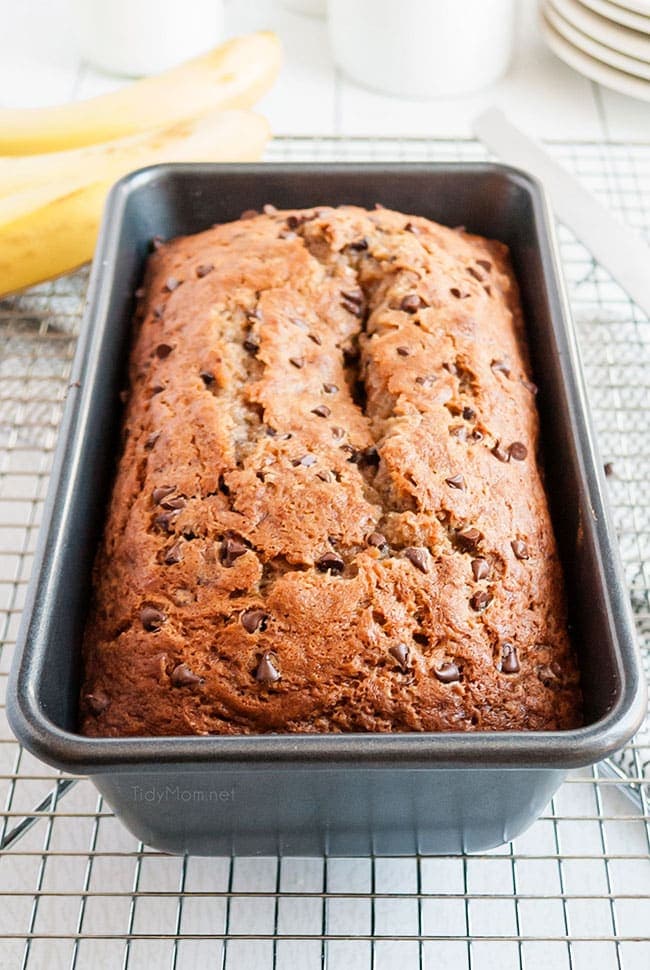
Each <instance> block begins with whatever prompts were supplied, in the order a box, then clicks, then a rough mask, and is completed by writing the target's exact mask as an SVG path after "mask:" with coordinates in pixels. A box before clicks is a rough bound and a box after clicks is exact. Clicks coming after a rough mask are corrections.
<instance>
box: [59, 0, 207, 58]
mask: <svg viewBox="0 0 650 970" xmlns="http://www.w3.org/2000/svg"><path fill="white" fill-rule="evenodd" d="M70 5H71V15H72V28H73V31H74V34H75V36H76V38H77V43H78V46H79V51H80V53H81V55H82V57H83V58H85V59H86V60H87V61H89V62H90V63H91V64H93V65H94V66H95V67H98V68H99V69H100V70H102V71H106V72H107V73H109V74H124V75H129V76H131V77H139V76H142V75H144V74H159V73H160V71H166V70H167V69H168V68H170V67H175V66H176V65H177V64H180V63H181V61H185V60H187V59H188V58H191V57H195V56H197V55H198V54H201V53H203V52H204V51H207V50H209V49H210V48H211V47H214V46H215V45H216V44H218V43H219V41H220V40H221V39H222V37H223V21H224V12H223V2H222V0H70Z"/></svg>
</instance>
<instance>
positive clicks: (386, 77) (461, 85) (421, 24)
mask: <svg viewBox="0 0 650 970" xmlns="http://www.w3.org/2000/svg"><path fill="white" fill-rule="evenodd" d="M327 12H328V24H329V34H330V41H331V44H332V48H333V52H334V58H335V60H336V63H337V64H338V66H339V67H340V68H341V69H342V70H343V71H344V72H345V74H347V75H348V77H350V78H351V79H352V80H353V81H357V82H358V83H359V84H363V85H365V86H367V87H369V88H374V89H376V90H378V91H382V92H384V93H386V94H394V95H399V96H401V97H412V98H432V97H437V96H439V95H453V94H465V93H467V92H469V91H476V90H478V89H479V88H482V87H485V86H486V85H488V84H490V83H491V82H492V81H494V80H496V78H498V77H500V76H501V75H502V74H503V73H505V71H506V70H507V68H508V64H509V62H510V57H511V52H512V40H513V22H514V0H328V8H327Z"/></svg>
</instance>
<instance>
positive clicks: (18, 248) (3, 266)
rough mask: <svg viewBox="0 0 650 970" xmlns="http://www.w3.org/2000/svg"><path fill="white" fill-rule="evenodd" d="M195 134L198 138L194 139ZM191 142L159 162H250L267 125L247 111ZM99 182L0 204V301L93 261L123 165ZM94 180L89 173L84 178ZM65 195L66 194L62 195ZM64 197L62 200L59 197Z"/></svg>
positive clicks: (38, 190)
mask: <svg viewBox="0 0 650 970" xmlns="http://www.w3.org/2000/svg"><path fill="white" fill-rule="evenodd" d="M196 129H198V132H199V134H197V132H196ZM196 129H195V135H196V137H194V138H192V137H189V138H188V137H184V138H182V139H181V138H179V139H178V140H177V141H175V143H174V144H175V148H174V145H172V144H166V145H165V151H164V156H163V158H162V160H165V161H169V160H174V161H189V160H192V161H197V162H198V161H201V162H210V161H213V162H227V161H254V160H256V159H258V158H259V157H260V155H261V154H262V151H263V150H264V145H265V144H266V141H267V139H268V135H269V130H268V125H267V123H266V121H265V120H264V119H263V118H261V117H259V116H258V115H255V114H253V113H252V112H246V111H228V112H223V113H222V114H220V115H217V116H213V117H212V120H211V121H210V123H209V124H208V123H207V119H206V120H205V122H202V121H201V122H197V124H196ZM160 160H161V154H160V153H158V154H155V153H153V154H151V155H150V156H149V157H147V158H139V159H138V163H139V164H150V163H153V162H157V161H160ZM123 161H124V163H125V164H124V166H123V167H122V168H121V169H120V170H119V171H111V174H110V176H109V177H108V178H106V177H105V176H106V172H102V177H101V180H100V181H93V182H92V183H90V184H86V185H81V186H79V185H77V187H75V188H72V191H70V189H71V186H73V185H74V184H75V183H74V181H73V180H71V179H68V180H67V181H66V180H64V181H63V182H62V183H59V185H58V186H57V187H55V188H50V187H48V186H47V185H39V186H37V187H35V188H34V189H31V190H30V189H26V190H24V191H22V192H20V193H16V194H15V195H13V196H8V197H6V198H5V199H2V200H0V297H2V296H6V295H7V294H8V293H13V292H14V291H16V290H20V289H23V288H24V287H26V286H32V285H33V284H34V283H39V282H41V281H42V280H46V279H50V278H52V277H53V276H59V275H60V274H61V273H67V272H69V271H71V270H73V269H76V268H77V267H78V266H80V265H81V264H82V263H85V262H86V261H87V260H89V259H90V258H91V257H92V254H93V250H94V247H95V241H96V238H97V230H98V226H99V221H100V218H101V213H102V207H103V204H104V200H105V198H106V193H107V192H108V189H109V188H110V186H111V184H112V183H113V181H114V180H115V178H116V177H117V176H118V175H119V174H122V171H128V170H129V169H130V168H132V167H133V166H132V165H128V164H126V160H125V159H123ZM89 175H90V177H91V178H94V175H93V172H92V170H91V171H90V172H89ZM66 190H67V191H66ZM61 193H64V194H61Z"/></svg>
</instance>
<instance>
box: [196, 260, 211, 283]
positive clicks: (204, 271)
mask: <svg viewBox="0 0 650 970" xmlns="http://www.w3.org/2000/svg"><path fill="white" fill-rule="evenodd" d="M213 269H214V266H213V265H212V263H201V265H200V266H197V267H196V275H197V276H198V278H199V279H200V280H202V279H203V277H204V276H207V275H208V273H211V272H212V270H213Z"/></svg>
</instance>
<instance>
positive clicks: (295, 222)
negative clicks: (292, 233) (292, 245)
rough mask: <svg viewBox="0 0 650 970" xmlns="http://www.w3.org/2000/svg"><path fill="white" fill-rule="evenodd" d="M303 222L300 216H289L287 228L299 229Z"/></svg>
mask: <svg viewBox="0 0 650 970" xmlns="http://www.w3.org/2000/svg"><path fill="white" fill-rule="evenodd" d="M301 222H302V220H301V219H299V218H298V216H287V222H286V226H287V229H297V228H298V226H299V225H300V224H301Z"/></svg>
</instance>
